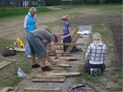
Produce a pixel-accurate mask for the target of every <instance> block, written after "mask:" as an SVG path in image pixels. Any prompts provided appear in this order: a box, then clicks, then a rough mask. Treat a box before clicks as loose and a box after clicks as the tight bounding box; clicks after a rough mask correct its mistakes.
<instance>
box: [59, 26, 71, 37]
mask: <svg viewBox="0 0 123 92" xmlns="http://www.w3.org/2000/svg"><path fill="white" fill-rule="evenodd" d="M68 31H69V34H67V35H65V36H62V37H61V39H64V38H66V37H68V36H71V35H72V28H71V27H69V28H68Z"/></svg>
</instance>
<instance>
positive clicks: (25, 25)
mask: <svg viewBox="0 0 123 92" xmlns="http://www.w3.org/2000/svg"><path fill="white" fill-rule="evenodd" d="M27 21H28V17H27V16H26V17H25V19H24V29H25V31H27Z"/></svg>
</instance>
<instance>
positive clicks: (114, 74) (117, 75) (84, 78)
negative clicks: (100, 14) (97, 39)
mask: <svg viewBox="0 0 123 92" xmlns="http://www.w3.org/2000/svg"><path fill="white" fill-rule="evenodd" d="M92 31H93V32H99V33H100V34H101V36H102V41H103V42H104V43H105V44H106V45H107V47H108V51H109V52H108V57H109V56H110V61H116V60H117V59H118V57H117V56H116V55H114V54H113V53H114V51H115V50H116V47H115V46H114V43H113V40H112V39H113V38H112V31H110V30H109V29H108V26H107V25H105V24H96V25H93V27H92ZM107 74H108V75H107ZM104 79H106V80H104ZM121 80H122V72H121V71H117V70H112V71H110V72H109V71H108V72H105V73H104V75H102V76H99V77H93V76H91V75H89V74H87V73H86V72H84V70H81V76H80V77H78V78H77V80H76V81H77V83H82V84H85V85H88V86H90V87H92V88H93V89H95V90H96V92H100V91H101V90H105V91H106V92H114V91H115V92H116V91H118V92H120V90H122V87H121V86H118V85H121V84H122V82H121ZM108 81H109V82H111V83H113V85H112V86H113V87H114V86H115V85H114V84H116V85H117V86H116V89H115V88H114V89H112V88H110V87H109V89H106V87H107V85H108Z"/></svg>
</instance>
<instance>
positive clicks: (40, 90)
mask: <svg viewBox="0 0 123 92" xmlns="http://www.w3.org/2000/svg"><path fill="white" fill-rule="evenodd" d="M24 92H61V89H60V88H55V89H43V88H26V89H24Z"/></svg>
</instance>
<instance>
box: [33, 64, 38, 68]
mask: <svg viewBox="0 0 123 92" xmlns="http://www.w3.org/2000/svg"><path fill="white" fill-rule="evenodd" d="M38 67H40V65H39V64H34V65H32V68H38Z"/></svg>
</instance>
